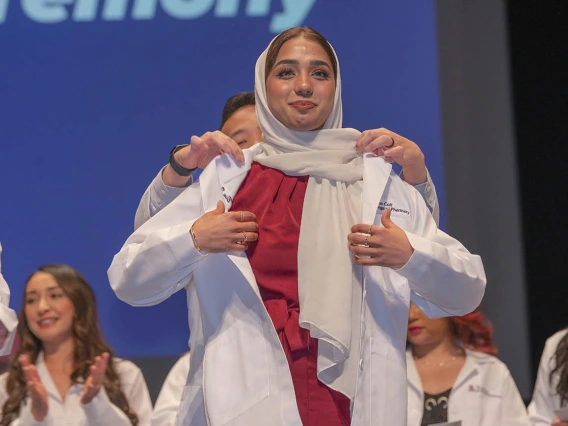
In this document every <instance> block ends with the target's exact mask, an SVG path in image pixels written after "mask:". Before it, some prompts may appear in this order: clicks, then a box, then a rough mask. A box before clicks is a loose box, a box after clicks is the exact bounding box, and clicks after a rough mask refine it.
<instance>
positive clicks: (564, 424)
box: [529, 329, 568, 426]
mask: <svg viewBox="0 0 568 426" xmlns="http://www.w3.org/2000/svg"><path fill="white" fill-rule="evenodd" d="M566 407H568V329H564V330H561V331H559V332H557V333H555V334H554V335H552V336H551V337H549V338H548V340H547V341H546V344H545V346H544V350H543V352H542V356H541V358H540V364H539V367H538V374H537V378H536V384H535V386H534V391H533V396H532V400H531V402H530V404H529V415H530V419H531V422H532V424H533V425H534V426H550V425H554V426H568V414H565V415H564V416H563V418H562V419H560V418H558V416H557V415H556V413H555V411H557V410H560V409H561V408H566Z"/></svg>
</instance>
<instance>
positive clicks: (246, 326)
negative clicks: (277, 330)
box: [203, 306, 269, 426]
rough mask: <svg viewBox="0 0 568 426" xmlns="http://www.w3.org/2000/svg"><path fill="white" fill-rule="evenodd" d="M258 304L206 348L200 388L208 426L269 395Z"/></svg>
mask: <svg viewBox="0 0 568 426" xmlns="http://www.w3.org/2000/svg"><path fill="white" fill-rule="evenodd" d="M258 310H259V308H258V306H256V307H253V308H251V309H249V310H248V311H247V312H246V313H244V314H242V315H241V316H240V317H239V318H238V319H236V320H235V322H234V323H233V324H232V325H231V326H230V327H229V328H228V329H227V330H225V331H223V332H222V333H221V334H220V335H218V336H216V337H215V338H214V339H213V341H211V342H210V343H209V344H208V345H207V346H206V348H205V357H204V364H203V392H204V395H205V405H206V409H207V414H208V418H209V424H210V426H221V425H224V424H226V423H228V422H229V421H231V420H233V419H234V418H236V417H237V416H239V415H240V414H242V413H244V412H245V411H247V410H248V409H250V408H251V407H253V406H254V405H256V404H258V403H259V402H260V401H261V400H263V399H264V398H265V397H267V396H268V393H269V384H268V376H269V372H268V359H267V354H266V343H265V338H264V336H263V334H262V322H261V319H260V316H259V314H258Z"/></svg>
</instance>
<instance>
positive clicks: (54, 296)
mask: <svg viewBox="0 0 568 426" xmlns="http://www.w3.org/2000/svg"><path fill="white" fill-rule="evenodd" d="M62 296H63V295H62V294H61V293H53V294H52V295H51V298H52V299H59V298H60V297H62Z"/></svg>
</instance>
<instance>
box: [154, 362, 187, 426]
mask: <svg viewBox="0 0 568 426" xmlns="http://www.w3.org/2000/svg"><path fill="white" fill-rule="evenodd" d="M188 373H189V354H185V355H184V356H182V357H181V358H180V359H179V360H177V362H176V363H175V365H174V366H173V367H172V369H171V370H170V372H169V373H168V377H166V380H165V381H164V384H163V385H162V389H161V390H160V395H158V399H157V400H156V404H155V405H154V412H153V413H152V426H174V425H175V422H176V417H177V414H178V411H179V406H180V401H181V395H182V393H183V389H184V387H185V383H186V381H187V375H188Z"/></svg>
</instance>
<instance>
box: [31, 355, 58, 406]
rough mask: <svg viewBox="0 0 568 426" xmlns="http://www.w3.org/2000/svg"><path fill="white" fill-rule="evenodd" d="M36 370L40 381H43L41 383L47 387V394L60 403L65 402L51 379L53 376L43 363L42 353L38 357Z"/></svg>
mask: <svg viewBox="0 0 568 426" xmlns="http://www.w3.org/2000/svg"><path fill="white" fill-rule="evenodd" d="M36 369H37V374H38V376H39V379H40V380H41V383H42V384H43V386H44V387H45V390H46V391H47V393H48V394H50V395H51V396H52V397H53V398H55V399H57V400H58V401H60V402H63V399H62V398H61V395H60V394H59V391H58V390H57V387H56V386H55V383H54V382H53V379H52V378H51V374H50V373H49V370H48V369H47V367H46V365H45V362H44V361H43V352H40V353H39V355H38V357H37V360H36Z"/></svg>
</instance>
